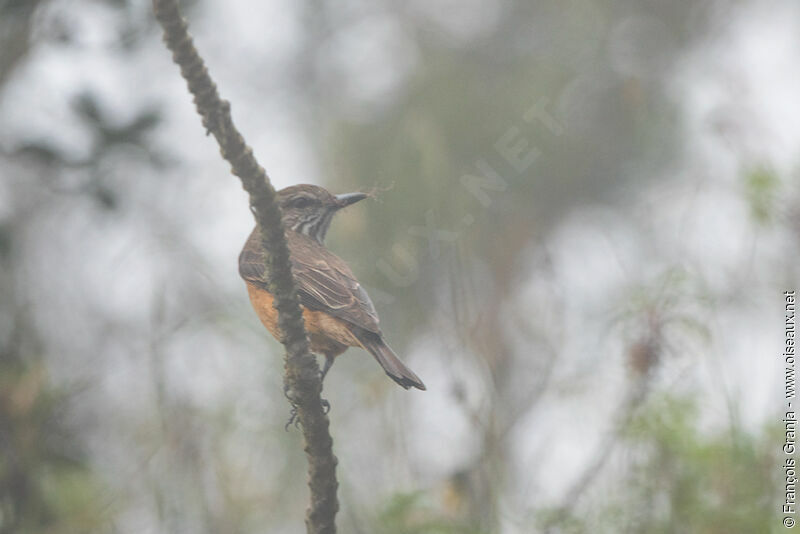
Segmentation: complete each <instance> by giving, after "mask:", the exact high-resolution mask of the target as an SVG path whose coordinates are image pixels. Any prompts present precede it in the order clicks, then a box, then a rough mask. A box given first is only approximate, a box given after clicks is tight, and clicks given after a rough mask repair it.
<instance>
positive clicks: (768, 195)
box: [744, 165, 780, 224]
mask: <svg viewBox="0 0 800 534" xmlns="http://www.w3.org/2000/svg"><path fill="white" fill-rule="evenodd" d="M779 185H780V181H779V180H778V177H777V175H776V174H775V172H774V170H772V169H771V168H769V167H767V166H764V165H762V166H757V167H755V168H753V169H750V170H748V171H747V172H745V175H744V186H745V198H746V199H747V203H748V204H749V206H750V213H751V215H752V216H753V218H754V219H755V221H756V222H758V223H760V224H768V223H769V222H771V221H772V219H773V216H774V210H775V197H776V194H777V190H778V186H779Z"/></svg>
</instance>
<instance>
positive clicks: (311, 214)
mask: <svg viewBox="0 0 800 534" xmlns="http://www.w3.org/2000/svg"><path fill="white" fill-rule="evenodd" d="M365 198H367V194H366V193H345V194H342V195H334V194H332V193H330V192H329V191H328V190H327V189H325V188H323V187H319V186H317V185H310V184H300V185H293V186H291V187H286V188H284V189H281V190H280V191H278V205H280V207H281V212H282V213H283V224H284V226H286V228H287V229H289V230H292V231H294V232H298V233H300V234H305V235H307V236H309V237H312V238H314V239H316V240H317V241H318V242H320V243H322V242H323V241H324V240H325V234H326V233H327V232H328V228H329V227H330V225H331V220H332V219H333V216H334V215H335V214H336V212H338V211H339V210H340V209H342V208H345V207H347V206H349V205H351V204H355V203H356V202H358V201H359V200H363V199H365Z"/></svg>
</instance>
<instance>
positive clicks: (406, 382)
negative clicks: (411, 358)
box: [359, 335, 425, 391]
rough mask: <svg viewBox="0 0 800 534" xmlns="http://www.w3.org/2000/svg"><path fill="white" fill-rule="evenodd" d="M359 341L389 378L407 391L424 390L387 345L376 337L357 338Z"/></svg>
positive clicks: (412, 372) (416, 378)
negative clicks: (411, 389)
mask: <svg viewBox="0 0 800 534" xmlns="http://www.w3.org/2000/svg"><path fill="white" fill-rule="evenodd" d="M359 341H360V342H361V345H362V346H363V347H364V349H366V350H367V352H369V353H370V354H372V355H373V356H374V357H375V359H376V360H378V363H379V364H381V367H383V370H384V371H386V374H387V375H389V378H391V379H392V380H394V381H395V382H397V383H398V384H400V385H401V386H403V387H404V388H406V389H408V388H410V387H412V386H413V387H415V388H417V389H421V390H423V391H424V390H425V384H423V383H422V380H420V379H419V377H418V376H417V375H416V374H414V371H412V370H411V369H409V368H408V367H406V365H405V364H404V363H403V362H401V361H400V358H398V357H397V355H396V354H395V353H394V352H393V351H392V349H390V348H389V345H387V344H386V342H385V341H384V340H383V339H381V338H380V337H379V336H377V335H367V336H359Z"/></svg>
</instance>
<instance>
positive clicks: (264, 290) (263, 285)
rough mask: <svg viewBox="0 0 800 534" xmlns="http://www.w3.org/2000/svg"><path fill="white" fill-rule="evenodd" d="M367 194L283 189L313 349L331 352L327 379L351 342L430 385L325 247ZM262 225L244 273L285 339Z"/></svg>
mask: <svg viewBox="0 0 800 534" xmlns="http://www.w3.org/2000/svg"><path fill="white" fill-rule="evenodd" d="M364 198H367V195H366V194H364V193H347V194H343V195H332V194H331V193H329V192H328V191H327V190H326V189H324V188H322V187H318V186H315V185H306V184H301V185H294V186H291V187H287V188H285V189H282V190H280V191H278V195H277V200H278V204H279V205H280V208H281V212H282V215H283V224H284V227H285V229H286V239H287V243H288V245H289V254H290V258H291V263H292V273H293V274H294V279H295V282H296V283H297V290H298V296H299V298H300V305H301V307H302V308H303V319H304V320H305V326H306V330H307V331H308V334H309V339H310V341H311V350H312V352H315V353H317V354H322V355H324V356H325V365H324V366H323V369H322V378H323V379H324V378H325V375H326V374H327V373H328V370H329V369H330V368H331V365H333V361H334V359H335V358H336V356H338V355H339V354H341V353H343V352H344V351H345V350H347V348H348V347H361V348H363V349H364V350H366V351H367V352H369V353H370V354H372V355H373V356H374V357H375V359H376V360H378V363H379V364H381V367H383V370H384V371H386V374H387V375H389V377H390V378H391V379H392V380H394V381H395V382H397V383H398V384H400V385H401V386H403V387H404V388H406V389H408V388H410V387H415V388H417V389H422V390H424V389H425V384H423V383H422V380H420V379H419V377H418V376H417V375H416V374H414V372H413V371H412V370H411V369H409V368H408V367H406V366H405V364H403V362H401V361H400V359H399V358H398V357H397V356H396V355H395V353H394V352H393V351H392V349H390V348H389V345H387V344H386V341H385V340H384V339H383V334H382V333H381V329H380V326H379V320H378V313H377V312H376V311H375V306H373V304H372V301H371V300H370V298H369V295H367V292H366V291H364V288H362V287H361V284H359V283H358V280H356V277H355V276H354V275H353V272H352V271H351V270H350V268H349V267H348V266H347V264H346V263H345V262H344V261H342V260H341V259H340V258H339V257H338V256H336V255H335V254H333V253H332V252H330V251H329V250H328V249H327V248H326V247H325V244H324V242H325V234H326V233H327V232H328V228H329V227H330V224H331V220H332V219H333V216H334V215H335V214H336V213H337V212H338V211H339V210H340V209H342V208H345V207H347V206H350V205H351V204H354V203H356V202H358V201H359V200H363V199H364ZM259 234H260V232H259V231H258V227H256V228H255V229H254V230H253V232H252V233H251V234H250V237H249V238H248V239H247V242H246V243H245V245H244V249H242V253H241V254H240V255H239V274H240V275H241V277H242V278H243V279H244V280H245V282H246V283H247V292H248V294H249V295H250V302H251V304H252V305H253V309H255V311H256V314H258V317H259V319H261V322H262V323H263V324H264V326H265V327H266V328H267V330H269V332H270V333H271V334H272V335H273V336H274V337H275V338H276V339H280V331H279V329H278V311H277V310H276V309H275V308H274V307H273V296H272V294H271V293H270V292H269V285H268V283H267V279H266V274H265V264H266V251H265V250H264V249H263V247H262V246H261V239H260V235H259Z"/></svg>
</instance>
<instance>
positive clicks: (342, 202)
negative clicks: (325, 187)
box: [336, 193, 367, 209]
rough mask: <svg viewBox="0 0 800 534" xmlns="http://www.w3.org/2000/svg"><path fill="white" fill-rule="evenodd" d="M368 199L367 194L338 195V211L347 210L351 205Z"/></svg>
mask: <svg viewBox="0 0 800 534" xmlns="http://www.w3.org/2000/svg"><path fill="white" fill-rule="evenodd" d="M365 198H367V194H366V193H343V194H341V195H336V201H337V202H338V203H339V207H338V209H342V208H346V207H347V206H349V205H350V204H355V203H356V202H358V201H359V200H364V199H365Z"/></svg>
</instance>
